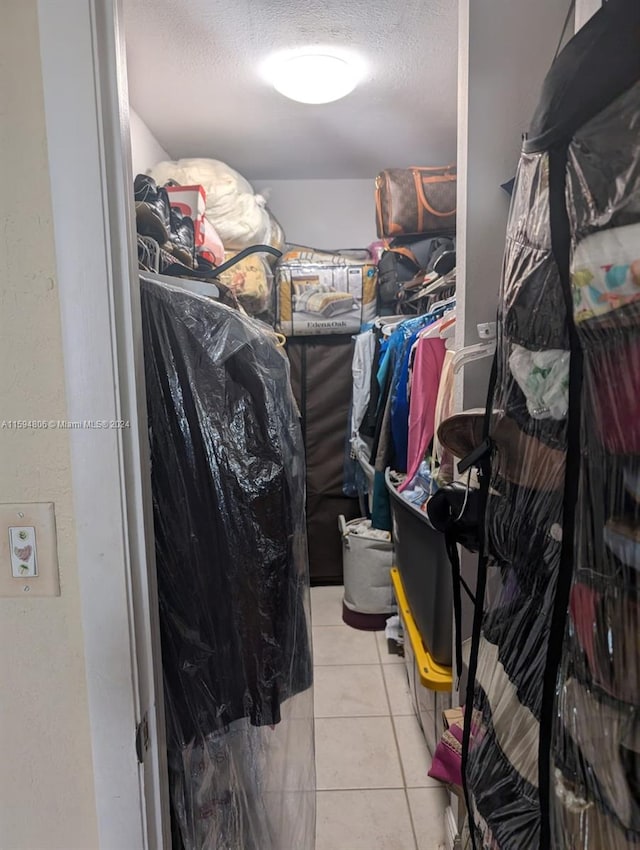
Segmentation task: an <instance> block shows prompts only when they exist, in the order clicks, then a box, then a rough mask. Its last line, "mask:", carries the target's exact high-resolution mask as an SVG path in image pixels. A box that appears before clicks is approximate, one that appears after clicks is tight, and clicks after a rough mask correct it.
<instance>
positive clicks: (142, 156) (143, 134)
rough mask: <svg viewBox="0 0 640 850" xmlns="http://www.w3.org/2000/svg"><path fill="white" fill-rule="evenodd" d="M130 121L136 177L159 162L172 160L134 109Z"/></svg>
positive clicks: (130, 113) (132, 155) (131, 111)
mask: <svg viewBox="0 0 640 850" xmlns="http://www.w3.org/2000/svg"><path fill="white" fill-rule="evenodd" d="M129 120H130V131H131V158H132V161H133V173H134V176H135V175H136V174H144V173H145V172H146V171H147V169H149V168H151V167H152V166H153V165H156V164H157V163H158V162H162V160H164V159H171V156H169V154H168V153H167V152H166V150H165V149H164V148H163V147H162V145H161V144H160V142H159V141H158V140H157V139H156V137H155V136H154V135H153V133H152V132H151V130H150V129H149V128H148V127H147V125H146V124H145V123H144V121H143V120H142V118H141V117H140V116H139V115H138V113H137V112H136V111H135V110H134V109H131V110H130V112H129Z"/></svg>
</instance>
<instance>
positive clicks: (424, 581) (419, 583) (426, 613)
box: [385, 470, 453, 667]
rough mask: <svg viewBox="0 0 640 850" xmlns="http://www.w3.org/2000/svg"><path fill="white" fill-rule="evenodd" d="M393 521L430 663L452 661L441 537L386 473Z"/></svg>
mask: <svg viewBox="0 0 640 850" xmlns="http://www.w3.org/2000/svg"><path fill="white" fill-rule="evenodd" d="M385 478H386V484H387V490H388V491H389V495H390V498H391V516H392V518H393V548H394V557H395V565H396V567H397V568H398V571H399V572H400V577H401V578H402V584H403V586H404V590H405V593H406V595H407V602H408V603H409V608H410V609H411V613H412V614H413V619H414V620H415V623H416V625H417V627H418V631H419V632H420V635H421V636H422V640H423V641H424V644H425V646H426V648H427V649H428V650H429V653H430V655H431V657H432V658H433V660H434V661H435V662H436V663H437V664H442V665H443V666H444V667H450V666H451V662H452V644H453V633H452V628H453V591H452V580H451V564H450V562H449V556H448V555H447V550H446V548H445V542H444V535H443V534H441V533H440V532H439V531H436V530H435V529H434V528H432V527H431V524H430V523H429V520H428V518H427V515H426V514H425V513H423V511H421V510H420V509H419V508H416V507H414V506H413V505H412V504H410V503H409V502H407V501H406V500H405V499H403V498H402V496H401V495H400V494H399V493H398V492H397V491H396V489H395V487H394V486H393V484H392V483H391V480H390V478H389V470H387V473H386V476H385Z"/></svg>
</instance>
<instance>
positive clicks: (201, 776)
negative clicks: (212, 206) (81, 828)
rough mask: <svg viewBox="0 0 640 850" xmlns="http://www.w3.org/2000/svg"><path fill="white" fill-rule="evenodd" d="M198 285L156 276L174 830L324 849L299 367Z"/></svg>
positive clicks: (153, 371)
mask: <svg viewBox="0 0 640 850" xmlns="http://www.w3.org/2000/svg"><path fill="white" fill-rule="evenodd" d="M202 285H203V286H206V287H211V285H210V284H202ZM192 288H193V282H192V281H188V282H186V281H185V282H179V281H172V284H171V285H170V284H167V283H166V282H164V281H162V280H159V279H158V278H157V277H156V276H146V275H143V276H142V277H141V285H140V290H141V298H142V329H143V341H144V352H145V373H146V387H147V406H148V417H149V436H150V445H151V478H152V491H153V508H154V527H155V541H156V567H157V575H158V595H159V601H160V628H161V637H162V661H163V672H164V683H165V699H166V709H167V711H166V713H167V733H168V736H167V737H168V760H169V772H170V788H171V803H172V812H173V820H174V824H175V826H176V831H177V833H178V834H179V840H180V842H181V844H182V846H183V847H184V850H212V848H218V847H224V848H228V850H281V848H283V847H296V848H298V847H299V848H303V850H312V847H313V825H314V819H315V810H314V805H315V803H314V793H313V792H314V783H315V779H314V764H313V719H312V717H313V700H312V695H311V690H310V686H311V682H312V665H311V650H310V636H309V635H310V629H309V625H310V624H309V619H308V613H307V612H308V593H309V591H308V588H309V576H308V565H307V555H306V532H305V516H304V454H303V448H302V440H301V433H300V426H299V421H298V414H297V409H296V405H295V402H294V400H293V396H292V393H291V390H290V384H289V374H288V364H287V361H286V359H285V357H284V356H283V354H282V353H281V351H280V350H279V349H278V347H277V345H276V343H275V340H274V337H273V335H272V334H269V333H266V332H265V331H264V330H263V329H262V327H261V325H260V324H259V323H257V322H255V321H253V320H251V319H248V318H247V317H245V316H243V315H242V314H241V313H240V312H238V311H236V310H232V309H229V308H228V307H226V306H224V305H221V304H219V303H217V302H216V301H215V300H213V299H212V298H211V297H206V296H203V295H201V294H199V293H194V292H193V291H192ZM293 716H295V721H293V720H292V717H293ZM293 793H295V807H296V812H297V817H296V818H291V817H285V816H283V812H284V811H285V807H290V806H292V805H293V798H292V797H291V795H292V794H293ZM176 840H177V839H176ZM175 846H179V845H175Z"/></svg>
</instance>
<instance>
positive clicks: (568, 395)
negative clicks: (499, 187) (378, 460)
mask: <svg viewBox="0 0 640 850" xmlns="http://www.w3.org/2000/svg"><path fill="white" fill-rule="evenodd" d="M639 34H640V4H638V3H637V0H631V2H630V0H609V2H608V3H607V4H606V5H604V6H603V8H602V10H601V11H600V12H598V13H597V14H596V16H595V17H594V18H593V19H592V20H591V21H590V23H589V24H587V26H586V27H585V28H584V29H583V30H582V31H581V32H580V33H578V34H577V35H576V36H575V37H574V39H573V40H572V41H571V42H570V43H569V45H568V46H567V47H566V48H565V50H564V51H563V53H562V54H560V56H559V58H558V60H557V61H556V63H555V64H554V66H553V68H552V70H551V71H550V73H549V76H548V78H547V81H546V82H545V87H544V90H543V96H542V100H541V104H540V107H539V108H538V111H537V113H536V116H535V118H534V121H533V124H532V128H531V133H530V135H529V139H528V140H527V141H526V142H525V145H524V149H523V153H522V156H521V159H520V164H519V168H518V173H517V179H516V184H515V191H514V197H513V201H512V208H511V213H510V220H509V225H508V233H507V245H506V254H505V263H504V275H503V282H502V287H501V293H500V307H499V340H498V351H497V377H496V384H495V392H494V395H493V401H492V407H491V410H492V411H493V413H492V415H491V417H490V423H489V436H490V438H491V441H492V455H491V477H490V487H489V490H488V495H487V510H486V521H485V550H486V554H487V557H488V562H487V563H488V567H487V573H486V576H487V581H486V592H485V598H484V605H483V611H482V617H481V619H479V620H478V621H477V622H478V623H479V624H481V628H480V629H479V633H478V631H477V633H476V642H475V645H476V648H477V668H476V670H475V680H474V681H473V682H472V690H470V692H469V698H470V699H471V702H468V703H467V707H468V710H467V716H468V718H469V720H468V722H469V727H468V730H467V735H468V736H469V742H468V751H467V754H466V782H467V790H468V801H469V803H470V819H471V823H472V832H473V835H474V842H475V846H476V847H477V848H492V850H493V849H494V848H495V850H547V849H548V848H554V850H623V848H631V847H640V599H639V597H638V594H639V587H640V584H639V581H638V579H639V575H640V573H639V571H640V42H639V41H638V38H639ZM473 666H474V665H473V660H472V669H473Z"/></svg>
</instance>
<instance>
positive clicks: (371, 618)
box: [338, 516, 396, 631]
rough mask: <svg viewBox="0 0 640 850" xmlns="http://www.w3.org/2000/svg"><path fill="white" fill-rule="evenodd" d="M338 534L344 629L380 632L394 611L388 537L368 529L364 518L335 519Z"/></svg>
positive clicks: (387, 533)
mask: <svg viewBox="0 0 640 850" xmlns="http://www.w3.org/2000/svg"><path fill="white" fill-rule="evenodd" d="M338 525H339V527H340V533H341V535H342V568H343V573H344V597H343V600H342V619H343V620H344V622H345V623H346V624H347V625H348V626H353V627H354V628H356V629H364V630H367V631H382V630H383V629H384V627H385V624H386V621H387V618H388V617H389V616H390V615H391V614H395V612H396V604H395V597H394V594H393V585H392V584H391V567H392V566H393V546H392V543H391V535H390V534H389V532H387V531H380V530H379V529H377V528H372V527H371V521H370V520H368V519H353V520H351V521H350V522H346V520H345V518H344V516H340V517H339V518H338Z"/></svg>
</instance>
